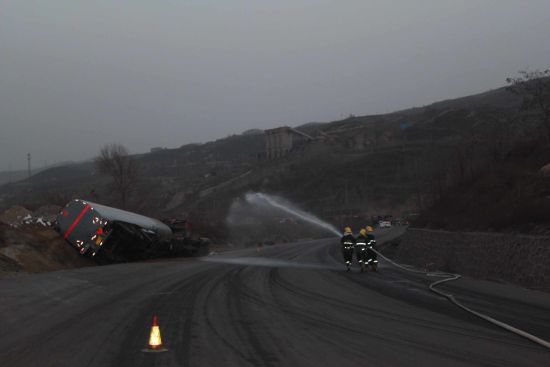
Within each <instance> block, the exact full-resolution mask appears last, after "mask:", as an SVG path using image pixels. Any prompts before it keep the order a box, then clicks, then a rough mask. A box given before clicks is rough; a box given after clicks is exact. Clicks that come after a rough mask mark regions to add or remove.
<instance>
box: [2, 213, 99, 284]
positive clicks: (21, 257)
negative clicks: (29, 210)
mask: <svg viewBox="0 0 550 367" xmlns="http://www.w3.org/2000/svg"><path fill="white" fill-rule="evenodd" d="M93 265H95V263H94V262H93V261H91V260H89V259H87V258H84V257H82V256H80V255H79V254H78V251H75V250H74V249H73V248H71V246H69V245H68V244H67V243H66V242H65V240H63V238H61V236H59V234H58V233H57V232H55V231H54V230H53V229H51V228H47V227H44V226H42V225H22V226H18V227H17V228H15V227H13V226H8V225H5V224H2V223H0V278H1V277H4V276H13V275H16V274H21V273H23V274H24V273H35V272H42V271H52V270H59V269H68V268H78V267H83V266H93Z"/></svg>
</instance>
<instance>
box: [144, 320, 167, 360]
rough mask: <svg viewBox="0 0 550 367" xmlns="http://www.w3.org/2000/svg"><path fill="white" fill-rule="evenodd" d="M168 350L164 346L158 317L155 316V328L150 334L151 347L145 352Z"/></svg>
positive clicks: (152, 327)
mask: <svg viewBox="0 0 550 367" xmlns="http://www.w3.org/2000/svg"><path fill="white" fill-rule="evenodd" d="M167 350H168V349H166V348H164V347H163V346H162V338H161V337H160V327H159V323H158V317H157V315H153V326H151V333H150V334H149V345H148V346H147V349H143V352H157V353H158V352H166V351H167Z"/></svg>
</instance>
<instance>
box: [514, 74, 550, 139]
mask: <svg viewBox="0 0 550 367" xmlns="http://www.w3.org/2000/svg"><path fill="white" fill-rule="evenodd" d="M506 81H507V82H508V83H509V84H510V86H509V87H508V90H510V91H511V92H513V93H516V94H517V95H519V96H521V97H522V98H523V106H522V107H523V108H524V109H529V110H532V111H535V112H536V113H537V114H538V117H539V118H540V120H541V121H540V122H541V123H542V127H543V129H544V132H545V136H546V139H547V141H548V143H549V144H550V70H544V71H540V70H535V71H528V70H523V71H520V72H519V77H517V78H506Z"/></svg>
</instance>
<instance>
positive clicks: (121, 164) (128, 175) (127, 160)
mask: <svg viewBox="0 0 550 367" xmlns="http://www.w3.org/2000/svg"><path fill="white" fill-rule="evenodd" d="M94 161H95V166H96V168H97V170H98V171H99V173H101V174H104V175H107V176H110V177H111V178H112V180H113V189H114V190H115V191H116V192H117V193H118V195H119V196H120V201H121V204H122V207H123V208H125V207H126V203H127V200H128V195H129V193H130V190H131V189H132V187H133V186H134V185H135V183H136V181H137V176H138V170H137V165H136V162H135V160H134V159H132V158H131V157H130V156H129V155H128V151H127V150H126V148H125V147H124V146H123V145H121V144H108V145H105V146H104V147H103V148H101V150H100V151H99V154H98V156H97V157H96V158H95V160H94Z"/></svg>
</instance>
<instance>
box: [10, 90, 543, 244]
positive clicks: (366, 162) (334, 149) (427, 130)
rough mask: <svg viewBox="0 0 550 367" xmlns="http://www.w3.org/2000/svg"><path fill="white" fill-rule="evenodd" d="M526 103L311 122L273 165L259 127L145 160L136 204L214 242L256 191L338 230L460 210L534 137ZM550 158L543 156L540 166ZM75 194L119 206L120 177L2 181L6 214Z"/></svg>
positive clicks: (487, 101) (500, 95)
mask: <svg viewBox="0 0 550 367" xmlns="http://www.w3.org/2000/svg"><path fill="white" fill-rule="evenodd" d="M520 104H521V99H520V98H519V97H518V96H516V95H514V94H512V93H510V92H508V91H507V90H506V89H505V88H500V89H496V90H493V91H489V92H486V93H481V94H477V95H473V96H468V97H463V98H459V99H455V100H448V101H441V102H437V103H434V104H431V105H429V106H425V107H418V108H412V109H407V110H403V111H397V112H394V113H390V114H386V115H370V116H350V117H349V118H347V119H344V120H339V121H333V122H329V123H318V122H315V123H308V124H305V125H302V126H299V127H298V129H301V130H302V131H304V132H306V133H308V134H309V135H311V136H314V137H315V140H314V141H312V142H310V143H309V144H306V145H304V146H301V147H299V148H297V149H294V150H293V151H291V152H290V153H289V154H288V155H286V156H285V157H283V158H279V159H274V160H268V159H266V158H265V153H264V150H265V141H264V139H265V138H264V135H263V134H260V133H259V131H257V130H251V131H248V132H245V133H243V134H241V135H233V136H229V137H227V138H224V139H218V140H216V141H212V142H209V143H205V144H189V145H184V146H182V147H180V148H176V149H164V150H160V151H156V152H154V153H148V154H141V155H136V156H134V158H135V159H136V161H137V163H138V164H139V167H140V179H139V181H138V182H137V183H136V185H135V189H134V191H133V193H132V197H131V200H130V203H129V205H128V209H130V210H134V211H137V212H140V213H143V214H146V215H150V216H155V217H165V216H180V217H181V216H183V217H189V218H190V219H191V220H192V221H193V222H194V223H197V225H198V226H199V227H202V228H207V230H208V232H210V233H211V234H212V235H214V236H216V235H219V236H222V233H224V232H225V230H224V226H225V217H226V215H227V210H228V208H229V206H230V205H231V203H232V202H233V200H234V199H235V198H237V197H239V196H240V195H242V194H243V193H245V192H247V191H265V192H270V193H277V194H280V195H281V196H284V197H286V198H288V199H290V200H292V201H294V202H296V203H297V204H299V205H301V206H302V207H304V208H306V209H308V210H311V211H313V212H315V213H317V214H318V215H320V216H322V217H324V218H325V219H328V220H330V221H331V222H333V223H334V224H336V225H342V224H343V223H345V222H346V223H348V222H357V223H358V225H364V223H365V222H366V221H367V220H370V217H371V216H372V215H379V214H393V215H394V216H403V215H407V214H410V213H417V212H418V211H423V212H424V213H428V212H429V210H428V209H429V208H431V207H432V206H433V205H436V206H437V205H440V207H441V208H449V210H450V208H453V206H452V205H449V204H443V203H444V201H443V200H447V201H451V202H452V201H454V200H458V201H461V202H462V201H463V198H459V197H458V196H456V195H457V193H458V192H459V191H456V190H459V189H457V187H462V188H464V187H467V186H468V185H470V183H472V182H475V177H477V176H478V175H479V174H481V173H483V172H485V171H486V169H487V167H491V164H493V163H495V164H494V168H495V169H497V168H496V167H500V166H501V165H504V166H505V165H506V164H505V163H502V162H503V161H502V160H503V159H505V158H506V157H508V156H510V154H511V152H512V151H513V150H514V149H515V146H516V145H517V144H518V143H519V142H521V141H525V140H526V139H528V138H529V134H530V132H529V131H528V130H526V129H525V128H524V127H523V123H518V116H519V115H520V112H519V107H520ZM540 154H546V153H542V152H541V153H540ZM543 161H544V158H540V157H539V158H537V163H536V164H535V163H534V164H533V167H532V169H533V170H535V169H536V168H537V165H538V164H539V163H540V162H543ZM549 161H550V160H549ZM497 163H498V164H497ZM92 195H93V196H92ZM465 195H466V194H465ZM468 195H475V194H474V193H470V194H468ZM72 197H83V198H93V199H94V200H96V201H100V202H102V203H105V204H107V205H113V206H117V205H119V202H118V200H117V197H116V195H115V194H114V193H113V192H112V190H111V189H110V187H109V180H108V178H106V177H103V176H99V175H97V174H96V173H95V172H94V167H93V165H92V164H91V163H82V164H73V165H70V166H63V167H56V168H52V169H48V170H45V171H43V172H41V173H40V174H37V175H34V176H33V177H31V178H30V179H27V180H23V181H19V182H17V183H15V184H13V183H12V184H10V185H4V186H2V187H1V188H0V209H2V207H3V208H6V207H9V206H11V205H14V204H22V205H24V206H26V207H28V208H30V209H33V208H35V207H38V206H40V205H44V204H57V205H62V204H64V203H65V202H66V201H67V200H68V199H70V198H72ZM438 203H439V204H438ZM471 210H476V209H474V208H472V209H471ZM444 212H445V210H443V211H441V210H440V211H439V212H437V213H439V214H438V216H439V217H445V216H446V213H444ZM434 213H436V212H434ZM457 213H460V210H458V209H457ZM457 215H459V214H457ZM436 217H437V216H436ZM423 218H424V219H423V222H422V223H424V224H425V225H429V226H433V225H435V224H434V221H432V220H429V219H427V218H428V217H423ZM455 222H457V221H455ZM419 224H420V222H419ZM483 225H486V224H483ZM499 228H500V227H499Z"/></svg>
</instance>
